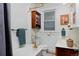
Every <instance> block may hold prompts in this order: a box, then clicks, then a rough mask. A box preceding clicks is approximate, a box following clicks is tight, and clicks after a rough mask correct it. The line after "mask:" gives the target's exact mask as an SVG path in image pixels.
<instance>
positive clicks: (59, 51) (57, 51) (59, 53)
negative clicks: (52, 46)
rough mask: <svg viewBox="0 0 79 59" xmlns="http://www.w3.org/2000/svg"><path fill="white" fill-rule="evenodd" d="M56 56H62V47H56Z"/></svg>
mask: <svg viewBox="0 0 79 59" xmlns="http://www.w3.org/2000/svg"><path fill="white" fill-rule="evenodd" d="M56 56H64V49H62V48H58V47H56Z"/></svg>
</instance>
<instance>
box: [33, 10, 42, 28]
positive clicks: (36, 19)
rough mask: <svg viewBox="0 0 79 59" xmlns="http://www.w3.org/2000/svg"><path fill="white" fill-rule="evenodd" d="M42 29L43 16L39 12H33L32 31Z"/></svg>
mask: <svg viewBox="0 0 79 59" xmlns="http://www.w3.org/2000/svg"><path fill="white" fill-rule="evenodd" d="M35 28H37V29H40V28H41V14H40V13H39V12H37V11H32V29H35Z"/></svg>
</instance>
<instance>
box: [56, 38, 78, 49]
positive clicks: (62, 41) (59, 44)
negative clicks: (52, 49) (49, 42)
mask: <svg viewBox="0 0 79 59" xmlns="http://www.w3.org/2000/svg"><path fill="white" fill-rule="evenodd" d="M56 47H61V48H68V49H78V47H77V46H76V44H75V43H74V45H73V47H68V46H67V42H66V39H60V40H58V41H57V44H56Z"/></svg>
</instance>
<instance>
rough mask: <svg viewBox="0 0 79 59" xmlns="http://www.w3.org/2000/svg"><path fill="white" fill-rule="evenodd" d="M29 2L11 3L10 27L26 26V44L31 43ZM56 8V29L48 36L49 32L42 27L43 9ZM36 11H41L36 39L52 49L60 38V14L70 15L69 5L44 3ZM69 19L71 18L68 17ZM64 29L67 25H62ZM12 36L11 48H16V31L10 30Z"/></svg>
mask: <svg viewBox="0 0 79 59" xmlns="http://www.w3.org/2000/svg"><path fill="white" fill-rule="evenodd" d="M29 6H30V4H23V3H22V4H11V29H17V28H27V29H28V30H27V31H26V44H30V43H31V31H32V30H31V12H30V11H29V12H28V13H27V11H28V8H29ZM51 9H52V10H53V9H55V10H56V24H55V25H56V31H55V32H52V31H51V35H50V36H48V33H49V32H45V31H44V30H43V29H44V27H43V26H44V14H43V13H44V11H45V10H51ZM36 10H37V11H39V12H40V13H41V26H42V28H41V30H40V32H39V33H38V37H39V38H38V39H37V40H38V41H39V43H40V44H44V45H48V46H49V50H52V49H53V48H55V45H56V42H57V40H59V39H62V38H61V28H62V27H63V26H61V25H60V15H63V14H69V17H71V13H70V7H69V5H62V4H46V5H45V6H44V7H41V8H37V9H36ZM69 20H70V21H71V18H70V19H69ZM64 27H65V28H66V29H68V28H67V26H64ZM11 36H12V46H13V49H14V50H15V49H17V48H18V46H19V43H18V39H17V37H16V31H11ZM67 36H68V30H67Z"/></svg>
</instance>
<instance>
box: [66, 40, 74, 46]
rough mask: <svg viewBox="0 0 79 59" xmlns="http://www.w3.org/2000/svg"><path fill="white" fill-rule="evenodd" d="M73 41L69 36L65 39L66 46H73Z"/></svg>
mask: <svg viewBox="0 0 79 59" xmlns="http://www.w3.org/2000/svg"><path fill="white" fill-rule="evenodd" d="M73 43H74V42H73V40H72V39H70V38H69V39H67V46H68V47H73Z"/></svg>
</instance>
